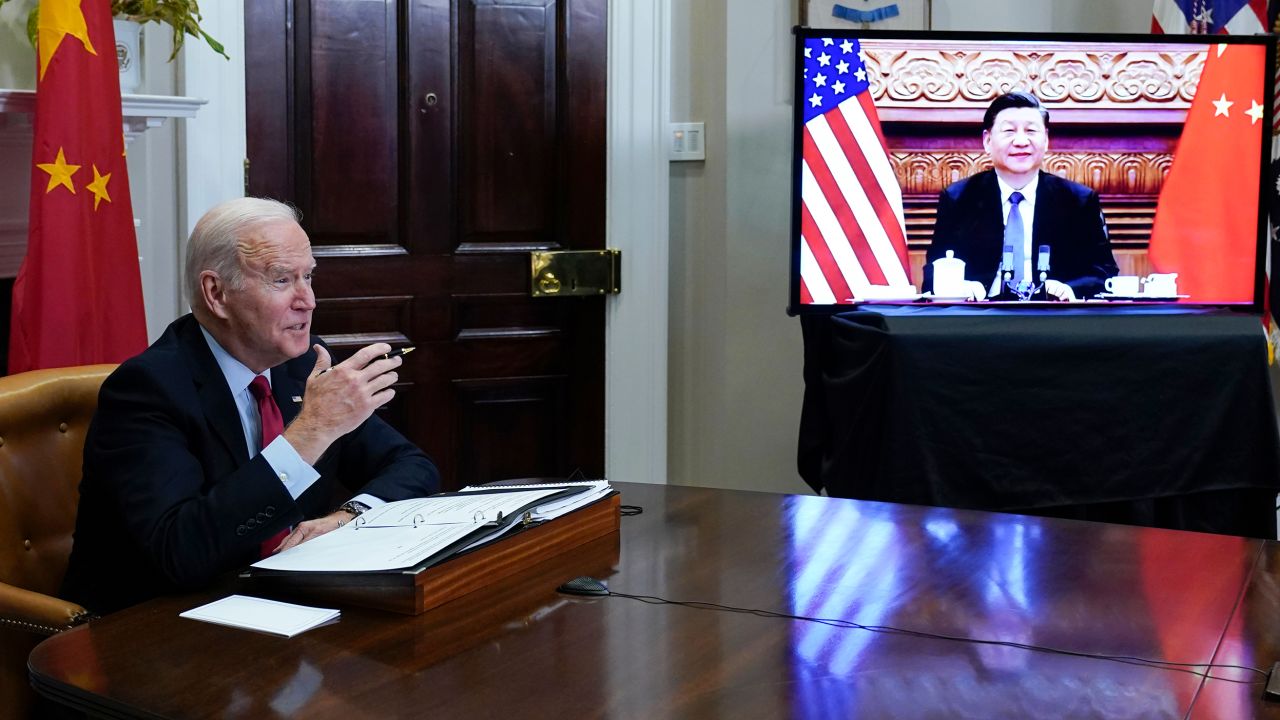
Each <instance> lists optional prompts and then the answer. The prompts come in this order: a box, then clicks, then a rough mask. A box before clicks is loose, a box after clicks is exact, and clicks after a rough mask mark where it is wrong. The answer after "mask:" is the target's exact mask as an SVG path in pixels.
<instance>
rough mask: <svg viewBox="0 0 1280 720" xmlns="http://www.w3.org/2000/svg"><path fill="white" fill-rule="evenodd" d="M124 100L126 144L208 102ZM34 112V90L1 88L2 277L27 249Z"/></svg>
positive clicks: (11, 272) (152, 97) (12, 272)
mask: <svg viewBox="0 0 1280 720" xmlns="http://www.w3.org/2000/svg"><path fill="white" fill-rule="evenodd" d="M122 101H123V102H122V113H123V117H124V132H125V142H126V143H131V142H133V141H134V140H135V139H137V137H138V136H140V135H141V134H142V133H144V132H146V131H147V130H149V129H152V128H158V127H160V126H161V125H163V124H164V122H165V120H168V119H169V118H193V117H195V115H196V112H197V111H198V110H199V109H200V107H201V106H202V105H204V104H205V103H206V102H207V101H206V100H202V99H200V98H192V97H169V96H162V95H125V96H124V97H123V98H122ZM35 110H36V94H35V91H33V90H0V278H11V277H14V276H16V275H17V274H18V267H19V266H20V265H21V264H22V257H23V255H24V254H25V253H26V249H27V209H28V208H27V205H28V203H29V202H30V187H31V144H32V135H31V132H32V119H33V118H34V116H35Z"/></svg>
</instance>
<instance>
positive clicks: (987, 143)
mask: <svg viewBox="0 0 1280 720" xmlns="http://www.w3.org/2000/svg"><path fill="white" fill-rule="evenodd" d="M982 151H983V152H985V153H988V154H990V153H991V131H990V130H983V131H982Z"/></svg>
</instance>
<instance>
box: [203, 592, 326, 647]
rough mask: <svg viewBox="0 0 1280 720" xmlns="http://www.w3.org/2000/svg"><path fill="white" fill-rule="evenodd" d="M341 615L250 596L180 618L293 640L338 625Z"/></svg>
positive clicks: (224, 600)
mask: <svg viewBox="0 0 1280 720" xmlns="http://www.w3.org/2000/svg"><path fill="white" fill-rule="evenodd" d="M340 614H341V613H340V612H339V611H338V610H333V609H330V608H316V607H307V606H306V605H294V604H292V603H285V602H278V601H276V600H266V599H264V598H256V597H249V596H248V595H229V596H227V597H224V598H222V599H221V600H215V601H214V602H211V603H209V604H208V605H201V606H200V607H198V608H192V609H191V610H188V611H186V612H184V613H180V614H179V615H178V617H184V618H189V619H191V620H202V621H204V622H209V623H215V624H217V625H228V626H230V627H238V628H244V629H246V630H256V631H258V632H264V633H270V634H272V635H281V636H284V637H293V636H294V635H297V634H298V633H300V632H304V631H306V630H310V629H311V628H314V627H319V626H321V625H325V624H327V623H330V622H334V621H336V620H337V619H338V616H339V615H340Z"/></svg>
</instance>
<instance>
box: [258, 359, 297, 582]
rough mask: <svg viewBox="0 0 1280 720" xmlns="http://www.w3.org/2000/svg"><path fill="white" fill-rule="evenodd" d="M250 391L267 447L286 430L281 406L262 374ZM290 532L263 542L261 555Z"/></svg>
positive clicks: (263, 441)
mask: <svg viewBox="0 0 1280 720" xmlns="http://www.w3.org/2000/svg"><path fill="white" fill-rule="evenodd" d="M249 392H250V393H251V394H252V395H253V399H254V400H257V401H258V416H259V417H261V418H262V444H261V447H262V448H265V447H266V446H268V445H270V444H271V441H272V440H275V439H276V438H278V437H280V433H282V432H284V418H282V417H281V416H280V406H279V405H276V399H275V398H274V397H273V396H272V395H271V384H270V383H268V382H267V379H266V378H265V377H263V376H262V375H259V376H257V377H255V378H254V379H253V382H251V383H249ZM288 534H289V530H288V529H287V528H286V529H284V530H281V531H280V532H278V533H276V534H275V535H274V536H272V537H271V538H269V539H267V540H266V542H264V543H262V547H261V548H259V552H260V554H261V556H262V557H264V558H265V557H268V556H269V555H271V551H272V550H275V549H276V547H278V546H279V545H280V542H281V541H283V540H284V539H285V537H286V536H287V535H288Z"/></svg>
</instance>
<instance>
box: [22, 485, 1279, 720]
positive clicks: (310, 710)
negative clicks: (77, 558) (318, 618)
mask: <svg viewBox="0 0 1280 720" xmlns="http://www.w3.org/2000/svg"><path fill="white" fill-rule="evenodd" d="M617 487H618V488H619V489H620V490H621V491H622V499H623V502H624V503H625V504H630V505H640V506H643V508H644V512H643V514H641V515H638V516H633V517H623V518H622V530H621V553H620V555H615V553H614V550H613V546H612V544H611V543H601V542H600V541H597V542H596V543H595V544H594V545H593V546H590V547H587V548H584V552H582V553H575V554H574V555H573V557H572V558H570V557H569V556H568V555H566V556H562V557H561V558H559V559H553V560H550V561H547V562H544V563H542V564H540V565H538V566H535V567H531V568H528V569H527V570H526V571H524V572H523V573H522V574H521V575H520V576H519V577H517V578H514V579H513V581H512V582H505V583H500V584H499V585H497V586H495V587H493V588H492V589H491V590H488V591H482V592H479V593H475V594H472V595H469V596H466V597H463V598H461V599H459V600H457V601H454V602H452V603H449V604H447V605H445V606H442V607H440V608H438V609H436V610H433V611H430V612H427V613H425V614H422V615H419V616H416V617H408V616H400V615H393V614H388V613H383V612H378V611H373V610H362V609H359V608H344V609H343V614H342V619H341V621H340V622H338V623H337V624H334V625H330V626H327V627H321V628H318V629H315V630H311V631H309V632H306V633H304V634H302V635H299V636H297V637H294V638H292V639H282V638H277V637H272V636H267V635H259V634H255V633H251V632H246V631H243V630H235V629H230V628H225V627H219V626H215V625H208V624H205V623H200V622H195V621H191V620H184V619H180V618H179V617H178V613H179V612H180V611H183V610H186V609H189V608H191V607H194V606H195V605H197V604H200V603H202V602H205V601H207V600H209V599H211V597H213V595H210V594H203V595H192V596H186V597H171V598H164V599H160V600H155V601H152V602H149V603H146V604H143V605H141V606H138V607H135V608H132V609H129V610H125V611H123V612H120V613H116V614H114V615H111V616H108V617H106V618H103V619H101V620H97V621H94V622H92V623H90V624H89V625H87V626H84V627H80V628H76V629H74V630H71V631H69V632H66V633H63V634H61V635H58V636H55V637H53V638H50V639H49V640H47V641H45V642H44V643H43V644H41V645H40V646H39V647H37V648H36V650H35V651H34V652H33V653H32V655H31V659H30V669H31V674H32V682H33V684H34V686H35V687H36V689H37V690H38V691H39V692H40V693H41V694H43V695H45V696H46V697H49V698H53V699H55V700H57V701H58V702H60V703H63V704H66V705H69V706H72V707H75V708H79V709H81V710H85V711H88V712H89V713H90V714H91V715H97V716H105V717H175V718H212V717H219V718H234V717H245V718H273V717H306V718H357V717H370V718H393V717H428V716H429V717H456V718H469V717H477V718H478V717H504V718H506V717H519V718H544V717H545V718H553V717H554V718H561V717H574V718H592V717H598V718H667V717H672V718H779V717H814V718H832V717H867V718H876V717H894V718H914V717H920V718H926V717H928V718H935V717H947V718H951V717H975V718H977V717H980V718H1024V717H1062V718H1117V717H1125V718H1130V717H1142V718H1164V717H1168V718H1184V717H1190V718H1221V717H1276V718H1280V704H1272V703H1270V702H1268V701H1265V700H1263V699H1262V688H1263V684H1262V680H1263V677H1262V676H1261V675H1258V674H1256V673H1253V672H1249V671H1246V670H1236V669H1230V668H1217V669H1214V670H1213V675H1214V676H1215V677H1217V678H1222V679H1212V680H1206V679H1204V678H1202V677H1200V676H1198V675H1195V674H1191V673H1189V672H1184V671H1183V670H1182V669H1178V668H1176V667H1157V666H1155V665H1153V664H1149V663H1135V662H1133V661H1130V662H1120V661H1112V660H1101V659H1095V658H1089V657H1081V656H1070V655H1063V654H1055V653H1050V652H1043V651H1033V650H1024V649H1017V648H1013V647H1008V646H1002V645H983V644H975V643H971V642H964V641H959V640H943V639H935V638H930V637H919V636H909V635H903V634H892V633H883V632H869V631H867V630H858V629H849V628H844V627H835V626H832V625H827V624H819V623H815V622H807V621H802V620H794V619H781V618H777V617H762V616H759V615H753V614H744V613H734V612H727V611H718V610H709V609H695V608H690V607H683V606H676V605H668V604H650V603H645V602H641V601H638V600H634V599H627V598H623V597H616V596H615V597H603V598H583V597H570V596H566V595H561V594H557V593H556V591H555V588H556V586H557V585H558V584H559V583H561V582H563V581H564V580H566V579H568V578H569V577H571V576H573V575H576V574H579V573H583V572H588V571H589V572H590V573H592V574H595V575H597V576H599V577H603V578H607V580H608V581H609V585H610V588H611V589H612V590H614V591H616V592H623V593H632V594H639V595H654V596H661V597H663V598H668V599H673V600H685V601H702V602H709V603H721V604H725V605H732V606H738V607H744V608H754V609H762V610H770V611H776V612H780V613H784V614H788V615H804V616H813V617H821V618H832V619H839V620H846V621H856V622H859V623H864V624H868V625H880V626H895V627H899V628H906V629H912V630H918V631H926V632H929V633H940V634H945V635H951V636H957V637H960V638H979V639H999V640H1007V641H1010V642H1016V643H1021V644H1028V645H1040V646H1050V647H1053V648H1058V649H1061V650H1065V651H1070V652H1073V653H1093V654H1107V655H1124V656H1135V657H1142V658H1150V659H1153V660H1173V661H1181V662H1189V663H1209V662H1219V663H1239V664H1243V665H1249V666H1253V667H1256V668H1263V669H1269V668H1270V666H1271V664H1272V663H1273V662H1275V661H1276V660H1278V659H1280V602H1278V600H1280V598H1278V597H1277V595H1278V594H1280V546H1277V545H1276V543H1274V542H1264V541H1261V540H1254V539H1245V538H1240V537H1233V536H1226V535H1211V534H1199V533H1191V532H1184V531H1175V530H1158V529H1149V528H1137V527H1129V526H1119V525H1105V524H1097V523H1088V522H1082V521H1074V520H1059V519H1050V518H1033V517H1025V516H1019V515H1005V514H994V513H984V512H979V511H963V510H949V509H942V508H926V507H917V506H908V505H894V504H887V503H877V502H869V501H857V500H839V499H828V498H821V497H811V496H785V495H771V494H762V493H749V492H736V491H724V490H708V489H700V488H684V487H665V486H646V485H633V484H618V486H617ZM1232 680H1241V681H1243V682H1240V683H1237V682H1232Z"/></svg>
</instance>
